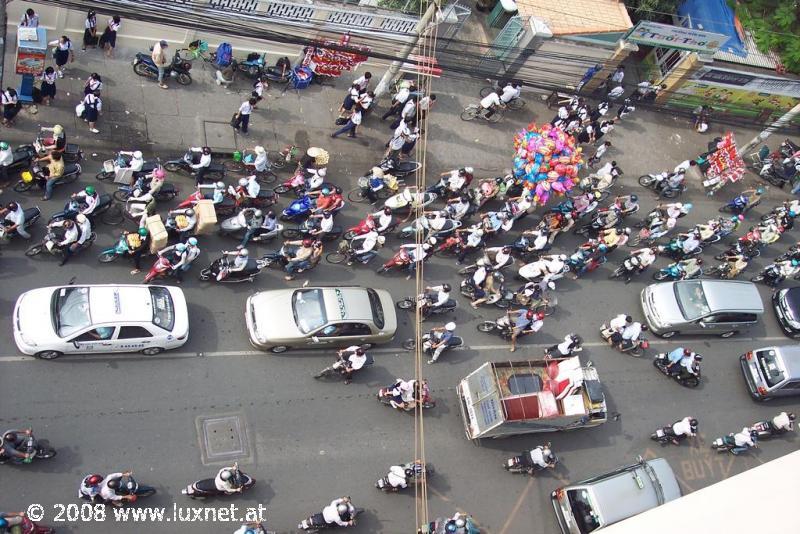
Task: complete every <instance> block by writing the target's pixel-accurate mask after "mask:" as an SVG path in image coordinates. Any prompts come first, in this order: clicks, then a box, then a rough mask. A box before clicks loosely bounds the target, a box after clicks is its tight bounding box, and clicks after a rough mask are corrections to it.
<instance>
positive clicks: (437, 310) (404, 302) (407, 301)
mask: <svg viewBox="0 0 800 534" xmlns="http://www.w3.org/2000/svg"><path fill="white" fill-rule="evenodd" d="M425 301H426V295H425V294H424V293H423V294H422V295H417V296H416V297H412V296H408V297H403V298H402V299H400V300H398V301H397V302H396V303H395V305H396V306H397V307H398V308H399V309H401V310H407V311H415V310H416V309H417V307H418V306H419V305H420V304H421V303H423V302H425ZM457 307H458V302H456V301H455V300H453V299H447V302H445V303H444V304H442V305H441V306H436V307H434V306H424V307H423V308H422V311H421V314H422V319H423V320H425V319H426V318H427V317H430V316H431V315H440V314H443V313H450V312H452V311H453V310H455V309H456V308H457Z"/></svg>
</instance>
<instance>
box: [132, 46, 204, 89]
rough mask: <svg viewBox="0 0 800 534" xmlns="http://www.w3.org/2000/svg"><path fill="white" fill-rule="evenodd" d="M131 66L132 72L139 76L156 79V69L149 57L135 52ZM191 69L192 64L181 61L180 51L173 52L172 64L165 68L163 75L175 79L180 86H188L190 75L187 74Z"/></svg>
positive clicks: (190, 81) (190, 80) (190, 79)
mask: <svg viewBox="0 0 800 534" xmlns="http://www.w3.org/2000/svg"><path fill="white" fill-rule="evenodd" d="M132 64H133V72H135V73H136V74H138V75H139V76H143V77H145V78H152V79H156V80H157V79H158V67H156V64H155V63H154V62H153V58H152V57H151V56H149V55H147V54H145V53H143V52H137V53H136V57H135V58H134V59H133V63H132ZM191 68H192V63H191V62H190V61H185V60H183V59H181V57H180V51H179V50H175V56H173V58H172V63H170V64H169V65H167V66H166V72H165V75H166V76H169V77H170V78H175V81H177V82H178V83H179V84H181V85H190V84H191V83H192V75H191V74H189V71H190V70H191Z"/></svg>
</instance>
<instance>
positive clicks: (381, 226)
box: [372, 208, 394, 234]
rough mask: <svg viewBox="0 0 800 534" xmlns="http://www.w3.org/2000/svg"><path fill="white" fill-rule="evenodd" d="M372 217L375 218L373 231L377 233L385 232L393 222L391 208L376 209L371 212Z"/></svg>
mask: <svg viewBox="0 0 800 534" xmlns="http://www.w3.org/2000/svg"><path fill="white" fill-rule="evenodd" d="M372 217H373V219H374V220H375V223H376V224H375V231H376V232H378V233H379V234H382V233H384V232H386V231H387V230H388V229H389V227H390V226H392V223H393V222H394V215H393V213H392V208H383V209H382V210H380V211H376V212H375V213H373V214H372Z"/></svg>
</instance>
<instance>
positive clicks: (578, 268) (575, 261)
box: [567, 250, 608, 278]
mask: <svg viewBox="0 0 800 534" xmlns="http://www.w3.org/2000/svg"><path fill="white" fill-rule="evenodd" d="M607 254H608V250H607V251H606V252H605V253H603V254H602V255H601V254H598V253H597V252H592V253H591V254H589V255H588V256H587V255H586V253H585V252H582V251H581V250H578V251H576V252H575V253H573V254H572V255H571V256H570V257H569V258H567V266H568V267H569V270H570V271H572V273H573V275H574V276H575V278H579V277H581V276H583V275H584V274H586V273H590V272H592V271H594V270H595V269H597V268H598V267H600V266H601V265H604V264H605V263H606V262H607V261H608V256H607Z"/></svg>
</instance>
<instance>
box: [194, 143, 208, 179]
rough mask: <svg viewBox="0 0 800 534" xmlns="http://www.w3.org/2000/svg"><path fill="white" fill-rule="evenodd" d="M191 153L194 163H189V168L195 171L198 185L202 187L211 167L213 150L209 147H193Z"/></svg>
mask: <svg viewBox="0 0 800 534" xmlns="http://www.w3.org/2000/svg"><path fill="white" fill-rule="evenodd" d="M190 153H191V154H192V161H191V163H189V167H191V168H192V169H193V170H194V173H195V179H196V180H197V185H200V184H201V183H203V178H204V177H205V175H206V172H208V167H209V166H210V165H211V149H210V148H208V147H207V146H204V147H198V146H194V147H191V149H190Z"/></svg>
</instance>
